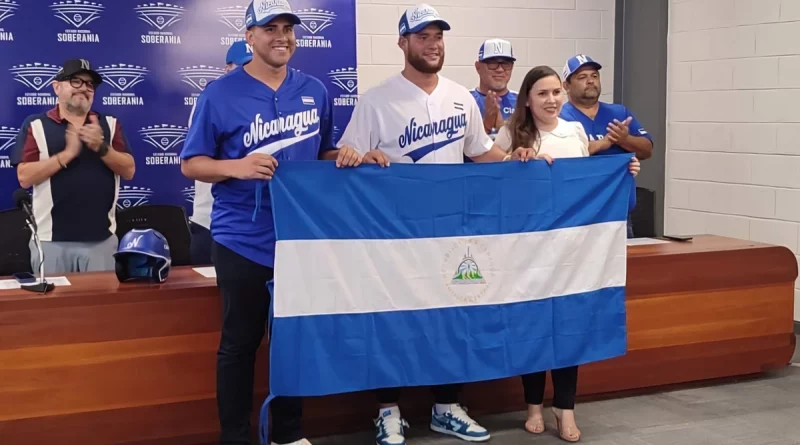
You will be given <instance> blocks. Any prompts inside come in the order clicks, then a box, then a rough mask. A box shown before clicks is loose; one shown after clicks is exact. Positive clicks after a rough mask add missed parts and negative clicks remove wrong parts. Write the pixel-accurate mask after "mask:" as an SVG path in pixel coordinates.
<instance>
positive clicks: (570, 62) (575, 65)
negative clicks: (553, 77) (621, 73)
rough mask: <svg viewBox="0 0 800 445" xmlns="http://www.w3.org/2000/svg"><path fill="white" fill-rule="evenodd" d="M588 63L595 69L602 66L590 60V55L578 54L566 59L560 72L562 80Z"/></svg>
mask: <svg viewBox="0 0 800 445" xmlns="http://www.w3.org/2000/svg"><path fill="white" fill-rule="evenodd" d="M586 65H589V66H592V67H594V68H596V69H598V70H599V69H600V68H602V67H603V66H602V65H600V64H599V63H597V62H595V61H594V60H592V58H591V57H589V56H585V55H583V54H578V55H577V56H573V57H570V58H569V59H567V63H566V64H564V71H563V72H562V73H561V74H562V77H563V78H564V80H568V79H569V76H571V75H573V74H574V73H575V71H578V70H579V69H581V68H582V67H584V66H586Z"/></svg>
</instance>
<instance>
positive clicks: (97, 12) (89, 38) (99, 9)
mask: <svg viewBox="0 0 800 445" xmlns="http://www.w3.org/2000/svg"><path fill="white" fill-rule="evenodd" d="M50 9H52V10H53V14H55V16H56V17H57V18H59V19H61V20H63V21H64V22H66V23H67V24H68V25H72V26H71V27H70V28H67V29H65V30H64V32H60V33H58V35H57V39H58V41H59V42H71V43H100V36H99V35H97V33H95V32H92V31H91V30H90V29H87V25H88V24H89V23H91V22H93V21H95V20H97V19H99V18H100V16H101V14H102V13H103V10H104V9H105V6H103V5H102V4H101V3H99V2H90V1H86V0H61V1H57V2H55V3H53V4H52V5H50Z"/></svg>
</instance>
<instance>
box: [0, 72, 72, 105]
mask: <svg viewBox="0 0 800 445" xmlns="http://www.w3.org/2000/svg"><path fill="white" fill-rule="evenodd" d="M59 70H61V67H60V66H58V65H50V64H47V63H38V62H36V63H25V64H20V65H14V66H12V67H11V68H10V69H9V71H10V72H11V74H12V75H13V76H14V80H16V81H17V82H19V83H21V84H23V85H25V86H26V87H28V88H30V89H31V90H33V91H28V92H26V93H25V95H23V96H18V97H17V105H18V106H24V105H33V106H40V105H47V106H51V107H52V106H55V104H56V96H55V94H54V93H53V91H52V89H50V90H49V91H43V90H45V88H47V87H49V86H50V84H51V83H52V82H53V79H55V77H56V74H58V71H59Z"/></svg>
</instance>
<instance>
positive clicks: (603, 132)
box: [561, 54, 653, 238]
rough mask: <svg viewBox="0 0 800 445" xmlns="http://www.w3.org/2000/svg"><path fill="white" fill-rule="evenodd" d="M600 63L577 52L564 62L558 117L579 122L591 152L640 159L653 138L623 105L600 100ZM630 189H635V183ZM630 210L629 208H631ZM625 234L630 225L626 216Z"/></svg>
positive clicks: (647, 152) (645, 155)
mask: <svg viewBox="0 0 800 445" xmlns="http://www.w3.org/2000/svg"><path fill="white" fill-rule="evenodd" d="M601 68H602V67H601V66H600V64H599V63H597V62H595V61H594V60H592V59H591V58H590V57H588V56H585V55H582V54H579V55H577V56H574V57H572V58H570V59H569V60H567V63H566V64H565V65H564V71H563V79H564V89H565V90H566V91H567V93H568V94H569V102H568V103H566V104H564V107H563V108H562V109H561V118H562V119H564V120H566V121H573V122H580V123H581V125H583V129H584V130H585V131H586V135H587V136H588V137H589V154H590V155H614V154H623V153H634V154H635V155H636V157H637V158H639V159H640V160H645V159H648V158H649V157H650V156H652V155H653V138H652V137H651V136H650V134H648V133H647V131H645V129H644V127H642V125H641V124H640V123H639V121H638V120H636V117H635V116H634V115H633V113H631V111H630V110H628V109H627V108H626V107H625V106H623V105H620V104H609V103H605V102H600V94H601V92H602V88H601V85H600V69H601ZM633 187H634V189H633V190H632V191H631V193H634V195H635V193H636V184H634V185H633ZM631 210H632V209H631ZM628 237H629V238H630V237H633V227H632V225H631V220H630V218H628Z"/></svg>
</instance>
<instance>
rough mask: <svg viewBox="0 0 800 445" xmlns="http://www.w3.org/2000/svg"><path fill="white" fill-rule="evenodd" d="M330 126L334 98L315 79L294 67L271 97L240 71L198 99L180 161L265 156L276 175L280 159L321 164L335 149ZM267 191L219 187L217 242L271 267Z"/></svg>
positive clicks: (253, 186)
mask: <svg viewBox="0 0 800 445" xmlns="http://www.w3.org/2000/svg"><path fill="white" fill-rule="evenodd" d="M332 119H333V116H332V106H331V100H330V97H329V96H328V91H327V89H326V88H325V86H324V85H323V84H322V82H320V81H319V80H317V79H316V78H314V77H312V76H309V75H307V74H303V73H301V72H300V71H297V70H293V69H291V68H290V69H289V70H288V73H287V76H286V79H285V80H284V81H283V83H282V84H281V86H280V87H279V88H278V90H277V91H273V90H272V89H270V88H269V87H267V86H266V85H264V84H263V83H262V82H260V81H258V80H256V79H255V78H254V77H252V76H251V75H250V74H248V73H247V72H246V71H245V70H244V69H243V68H242V67H239V68H236V69H235V70H233V71H231V72H230V73H228V74H226V75H225V76H223V77H221V78H219V79H218V80H216V81H215V82H212V83H209V84H208V86H207V87H206V89H205V91H203V94H201V95H200V97H199V98H198V101H197V105H196V107H195V111H194V114H193V115H192V122H191V126H190V127H189V133H188V134H187V136H186V142H184V148H183V152H182V153H181V158H182V159H190V158H192V157H194V156H208V157H210V158H213V159H219V160H229V159H241V158H243V157H245V156H247V155H248V154H251V153H263V154H270V155H272V156H274V157H275V159H277V160H278V168H280V161H282V160H315V159H318V158H319V155H320V153H321V152H322V151H326V150H330V149H333V148H334V147H333V141H332V139H333V123H332ZM268 184H269V181H260V180H239V179H228V180H225V181H222V182H218V183H216V184H214V185H213V186H212V187H211V194H212V195H213V197H214V205H213V208H212V211H211V235H212V237H213V238H214V240H215V241H216V242H218V243H220V244H222V245H223V246H225V247H227V248H229V249H231V250H233V251H234V252H236V253H238V254H240V255H242V256H243V257H245V258H247V259H249V260H251V261H254V262H256V263H258V264H261V265H264V266H268V267H272V266H273V264H274V257H275V228H274V226H273V221H272V207H271V205H270V201H269V191H268V188H267V187H268ZM262 187H263V188H264V191H263V193H262V192H261V188H262ZM257 191H258V192H257Z"/></svg>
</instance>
